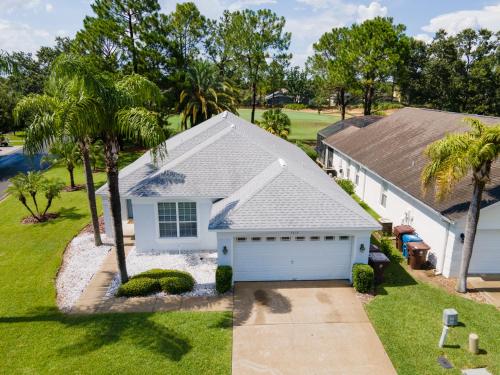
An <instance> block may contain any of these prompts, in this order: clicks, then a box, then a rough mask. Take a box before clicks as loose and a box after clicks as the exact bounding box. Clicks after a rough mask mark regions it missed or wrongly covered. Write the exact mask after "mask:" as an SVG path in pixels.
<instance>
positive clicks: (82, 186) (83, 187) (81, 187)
mask: <svg viewBox="0 0 500 375" xmlns="http://www.w3.org/2000/svg"><path fill="white" fill-rule="evenodd" d="M62 190H63V191H65V192H72V191H79V190H85V185H83V184H81V185H75V187H74V188H72V187H71V186H65V187H63V189H62Z"/></svg>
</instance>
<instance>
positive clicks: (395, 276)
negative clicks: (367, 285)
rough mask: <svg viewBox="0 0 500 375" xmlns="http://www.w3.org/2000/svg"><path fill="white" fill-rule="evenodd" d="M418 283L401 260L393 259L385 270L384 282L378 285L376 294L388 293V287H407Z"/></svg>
mask: <svg viewBox="0 0 500 375" xmlns="http://www.w3.org/2000/svg"><path fill="white" fill-rule="evenodd" d="M417 284H418V283H417V282H416V281H415V279H414V278H413V277H412V276H411V275H410V274H409V273H408V272H407V271H406V270H405V269H404V267H403V266H402V265H401V264H400V263H399V261H398V260H395V259H393V260H391V264H390V265H389V266H388V267H387V268H386V269H385V271H384V282H383V283H382V284H380V285H377V288H376V294H381V295H386V294H387V290H386V289H385V288H386V287H389V288H390V287H405V286H412V285H417Z"/></svg>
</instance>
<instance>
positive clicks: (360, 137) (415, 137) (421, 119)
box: [324, 107, 500, 219]
mask: <svg viewBox="0 0 500 375" xmlns="http://www.w3.org/2000/svg"><path fill="white" fill-rule="evenodd" d="M466 117H473V118H477V119H479V120H481V121H483V122H484V123H486V124H499V123H500V118H499V117H489V116H477V115H469V114H464V113H453V112H445V111H437V110H429V109H423V108H411V107H407V108H403V109H400V110H398V111H396V112H395V113H393V114H392V115H390V116H387V117H385V118H383V119H381V120H378V121H377V122H375V123H373V124H371V125H370V126H367V127H364V128H356V127H353V126H351V127H348V128H346V129H344V130H342V131H340V132H337V133H335V134H333V135H331V136H329V137H327V138H326V139H325V140H324V143H325V144H328V145H330V146H332V147H333V148H335V149H337V150H339V151H340V152H343V153H345V154H346V155H348V156H349V157H351V158H352V159H353V160H355V161H357V162H358V163H360V164H362V165H364V166H365V167H367V168H368V169H370V170H372V171H373V172H375V173H377V174H378V175H379V176H381V177H383V178H384V179H386V180H387V181H389V182H391V183H392V184H394V185H395V186H398V187H399V188H400V189H402V190H403V191H405V192H407V193H408V194H410V195H412V196H413V197H415V198H417V199H418V200H420V201H422V202H424V203H425V204H427V205H428V206H430V207H432V208H433V209H435V210H436V211H438V212H440V213H441V214H442V215H444V216H447V217H449V218H450V219H457V218H459V217H461V216H463V215H464V214H465V213H466V212H467V209H468V206H469V202H470V196H471V184H470V179H468V178H465V179H463V180H462V181H461V182H460V183H459V184H458V185H457V186H456V187H455V189H454V192H453V194H452V195H451V196H450V197H449V198H448V199H446V200H444V201H441V202H438V201H436V200H435V199H434V195H433V192H432V191H429V192H428V193H427V194H426V195H424V194H423V193H422V190H421V185H420V174H421V173H422V169H423V167H424V166H425V164H426V163H427V159H426V157H425V155H424V150H425V148H426V147H427V145H429V144H431V143H432V142H434V141H436V140H438V139H441V138H443V137H444V136H445V135H446V134H447V133H454V132H464V131H466V130H468V129H469V128H470V127H469V125H468V124H467V123H465V122H464V121H463V119H464V118H466ZM498 201H500V162H499V161H496V162H495V163H494V164H493V166H492V171H491V182H490V184H488V185H487V187H486V189H485V191H484V193H483V201H482V203H481V204H482V207H485V206H488V205H490V204H493V203H495V202H498Z"/></svg>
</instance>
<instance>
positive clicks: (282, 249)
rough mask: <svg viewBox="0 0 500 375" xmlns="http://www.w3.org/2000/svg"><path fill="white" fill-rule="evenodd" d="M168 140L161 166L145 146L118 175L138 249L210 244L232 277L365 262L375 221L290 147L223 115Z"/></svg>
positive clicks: (316, 271)
mask: <svg viewBox="0 0 500 375" xmlns="http://www.w3.org/2000/svg"><path fill="white" fill-rule="evenodd" d="M166 146H167V151H168V158H167V160H165V161H164V162H163V165H161V166H155V164H154V163H153V161H152V158H151V154H150V153H149V152H148V153H146V154H145V155H143V156H142V157H141V158H139V159H138V160H136V161H135V162H134V163H132V164H131V165H129V166H127V167H126V168H124V169H123V170H122V171H120V194H121V199H122V217H123V219H124V223H125V225H129V226H130V225H131V226H133V227H132V229H133V230H134V231H135V241H136V248H137V251H138V252H161V251H200V250H217V251H218V262H219V264H226V265H231V266H232V267H233V273H234V281H244V280H309V279H350V278H351V269H352V265H353V263H367V260H368V249H369V245H370V232H371V231H373V230H376V229H379V228H380V226H379V224H378V223H377V222H376V221H375V220H373V219H372V218H371V217H370V216H369V215H368V214H367V213H366V212H365V211H364V210H363V209H362V208H361V207H360V206H359V205H358V204H357V203H356V202H354V201H353V200H352V199H351V197H349V196H348V195H347V194H346V193H345V192H344V191H343V190H342V189H341V188H340V187H339V186H338V185H337V184H336V183H335V182H334V181H333V180H332V179H330V178H329V177H328V176H327V175H326V174H325V173H323V171H322V170H321V168H319V167H318V166H317V165H316V164H315V163H314V162H313V161H312V160H311V159H310V158H309V157H308V156H307V155H306V154H305V153H304V152H303V151H302V150H301V149H299V148H298V147H296V146H295V145H293V144H291V143H289V142H287V141H285V140H283V139H281V138H279V137H276V136H274V135H271V134H270V133H268V132H266V131H264V130H262V129H261V128H259V127H258V126H255V125H253V124H251V123H249V122H247V121H244V120H242V119H240V118H239V117H237V116H235V115H233V114H231V113H228V112H224V113H222V114H220V115H217V116H215V117H212V118H211V119H209V120H207V121H205V122H204V123H202V124H200V125H197V126H195V127H193V128H191V129H189V130H186V131H185V132H182V133H180V134H178V135H176V136H175V137H173V138H170V139H169V140H167V141H166ZM98 194H100V195H101V196H102V200H103V209H104V219H105V228H106V233H107V234H108V235H109V234H112V232H113V230H112V224H111V223H112V220H111V217H110V207H109V199H108V197H107V189H106V186H104V187H102V188H100V189H99V191H98ZM127 220H128V221H127ZM132 222H133V224H130V223H132Z"/></svg>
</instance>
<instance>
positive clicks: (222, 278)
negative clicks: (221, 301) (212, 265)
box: [215, 266, 233, 294]
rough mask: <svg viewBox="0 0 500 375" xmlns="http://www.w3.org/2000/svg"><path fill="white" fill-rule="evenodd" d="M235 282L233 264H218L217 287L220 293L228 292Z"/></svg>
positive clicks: (216, 273)
mask: <svg viewBox="0 0 500 375" xmlns="http://www.w3.org/2000/svg"><path fill="white" fill-rule="evenodd" d="M232 283H233V269H232V268H231V266H218V267H217V270H216V271H215V289H217V292H219V293H221V294H222V293H226V292H227V291H229V289H231V286H232Z"/></svg>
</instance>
